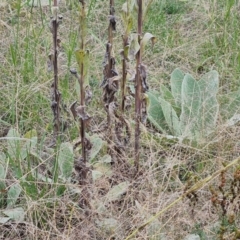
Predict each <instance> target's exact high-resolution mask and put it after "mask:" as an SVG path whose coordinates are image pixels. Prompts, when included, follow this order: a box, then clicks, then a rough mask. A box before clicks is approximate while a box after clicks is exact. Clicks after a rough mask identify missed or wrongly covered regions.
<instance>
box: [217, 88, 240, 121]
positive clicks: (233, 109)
mask: <svg viewBox="0 0 240 240" xmlns="http://www.w3.org/2000/svg"><path fill="white" fill-rule="evenodd" d="M218 100H219V103H220V114H221V117H222V118H223V119H224V120H226V119H229V118H231V117H232V116H234V115H235V114H239V113H240V89H239V90H237V91H234V92H230V93H228V94H224V95H221V96H219V97H218Z"/></svg>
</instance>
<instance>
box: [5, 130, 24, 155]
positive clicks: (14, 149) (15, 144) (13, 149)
mask: <svg viewBox="0 0 240 240" xmlns="http://www.w3.org/2000/svg"><path fill="white" fill-rule="evenodd" d="M21 140H22V139H21V138H20V135H19V134H18V132H17V131H16V130H15V129H13V128H11V129H10V130H9V131H8V134H7V144H8V148H7V150H8V154H9V156H10V157H11V158H12V159H15V158H17V159H18V158H19V157H20V149H21V145H20V141H21Z"/></svg>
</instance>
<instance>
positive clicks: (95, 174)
mask: <svg viewBox="0 0 240 240" xmlns="http://www.w3.org/2000/svg"><path fill="white" fill-rule="evenodd" d="M102 176H103V173H102V172H100V171H96V170H92V179H93V181H94V182H95V181H96V180H97V179H98V178H100V177H102Z"/></svg>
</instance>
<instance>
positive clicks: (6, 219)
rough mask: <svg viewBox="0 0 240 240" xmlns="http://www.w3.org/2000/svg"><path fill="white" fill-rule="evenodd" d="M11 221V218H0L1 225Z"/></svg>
mask: <svg viewBox="0 0 240 240" xmlns="http://www.w3.org/2000/svg"><path fill="white" fill-rule="evenodd" d="M10 219H11V218H10V217H0V224H4V223H6V222H8V221H9V220H10Z"/></svg>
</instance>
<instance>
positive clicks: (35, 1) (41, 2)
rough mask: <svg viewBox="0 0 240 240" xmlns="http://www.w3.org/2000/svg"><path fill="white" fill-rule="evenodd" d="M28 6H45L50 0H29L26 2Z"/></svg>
mask: <svg viewBox="0 0 240 240" xmlns="http://www.w3.org/2000/svg"><path fill="white" fill-rule="evenodd" d="M27 3H28V5H29V6H34V7H40V6H41V7H45V6H49V5H50V3H51V0H30V1H28V2H27Z"/></svg>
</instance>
